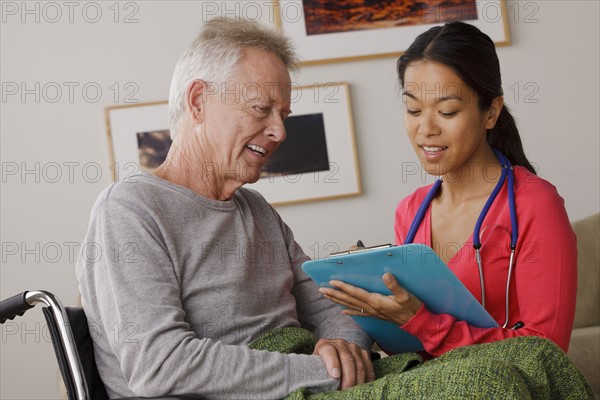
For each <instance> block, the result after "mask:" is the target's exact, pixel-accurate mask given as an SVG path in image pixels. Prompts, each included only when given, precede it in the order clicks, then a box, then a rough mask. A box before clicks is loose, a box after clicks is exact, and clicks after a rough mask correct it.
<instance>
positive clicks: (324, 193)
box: [105, 82, 362, 205]
mask: <svg viewBox="0 0 600 400" xmlns="http://www.w3.org/2000/svg"><path fill="white" fill-rule="evenodd" d="M291 97H292V107H291V108H292V115H290V116H289V117H288V118H287V119H286V121H285V128H286V133H287V138H286V140H285V141H284V142H283V143H282V144H281V145H280V146H279V148H278V149H277V151H276V152H275V153H274V154H273V155H272V156H271V158H270V159H269V160H268V161H267V163H266V164H265V166H264V167H263V170H262V174H261V178H260V179H259V180H258V181H257V182H256V183H253V184H250V185H246V187H250V188H252V189H255V190H257V191H259V192H260V193H261V194H262V195H263V196H264V197H265V198H266V199H267V201H269V203H271V204H273V205H283V204H294V203H301V202H306V201H315V200H323V199H334V198H342V197H350V196H357V195H360V194H362V189H361V182H360V174H359V168H358V157H357V152H356V143H355V137H354V123H353V119H352V110H351V104H350V89H349V85H348V84H347V83H339V82H336V83H327V84H317V85H311V86H294V87H293V88H292V96H291ZM105 116H106V126H107V132H108V143H109V153H110V161H111V166H112V167H111V168H112V171H113V179H114V180H122V179H128V178H129V177H131V176H132V175H133V174H135V173H137V172H138V171H140V170H141V171H147V172H152V171H153V170H154V169H156V168H157V167H158V166H160V165H161V164H162V162H163V161H164V160H165V158H166V155H167V152H168V151H169V148H170V146H171V139H170V134H169V121H168V103H167V102H166V101H161V102H155V103H142V104H135V105H124V106H114V107H107V108H106V109H105Z"/></svg>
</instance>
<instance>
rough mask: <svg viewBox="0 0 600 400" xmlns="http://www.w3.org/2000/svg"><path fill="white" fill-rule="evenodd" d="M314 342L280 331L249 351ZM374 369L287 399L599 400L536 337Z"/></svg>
mask: <svg viewBox="0 0 600 400" xmlns="http://www.w3.org/2000/svg"><path fill="white" fill-rule="evenodd" d="M315 343H316V340H315V338H314V336H313V335H312V334H311V333H310V332H308V331H307V330H305V329H301V328H281V329H276V330H274V331H272V332H269V333H267V334H265V335H263V336H261V337H260V338H258V339H257V340H256V341H255V342H254V343H252V345H250V348H253V349H258V350H268V351H278V352H281V353H286V354H289V353H296V354H312V351H313V348H314V345H315ZM373 365H374V368H375V374H376V377H377V380H375V381H374V382H370V383H365V384H362V385H357V386H354V387H352V388H350V389H346V390H344V391H336V392H328V393H318V394H311V393H310V392H308V390H306V389H299V390H296V391H295V392H293V393H292V394H290V395H289V396H288V397H287V398H286V400H300V399H310V400H321V399H326V400H331V399H333V400H335V399H357V400H358V399H360V400H365V399H465V398H469V399H472V398H477V399H573V400H582V399H596V396H595V394H594V392H593V391H592V388H591V387H590V385H589V384H588V382H587V381H586V380H585V378H584V377H583V375H581V373H580V372H579V370H578V369H577V368H576V367H575V366H574V365H573V364H572V363H571V361H570V360H569V359H568V358H567V356H566V354H565V353H564V352H563V351H562V350H561V349H560V348H559V347H558V346H556V345H555V344H554V343H552V342H551V341H549V340H546V339H543V338H539V337H535V336H525V337H518V338H511V339H506V340H502V341H499V342H494V343H487V344H481V345H474V346H465V347H461V348H458V349H455V350H453V351H450V352H448V353H446V354H444V355H442V356H440V357H438V358H435V359H433V360H429V361H426V362H423V360H422V358H421V356H419V355H418V354H417V353H403V354H397V355H394V356H390V357H385V358H382V359H380V360H376V361H374V363H373Z"/></svg>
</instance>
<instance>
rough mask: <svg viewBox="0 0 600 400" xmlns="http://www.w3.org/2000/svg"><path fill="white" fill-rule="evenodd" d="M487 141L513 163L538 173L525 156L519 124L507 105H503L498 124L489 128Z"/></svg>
mask: <svg viewBox="0 0 600 400" xmlns="http://www.w3.org/2000/svg"><path fill="white" fill-rule="evenodd" d="M487 142H488V144H489V145H490V147H493V148H496V149H498V150H500V152H502V154H504V155H505V156H506V157H508V159H509V161H510V162H511V163H512V164H513V165H520V166H522V167H525V168H527V169H528V170H529V171H530V172H531V173H533V174H536V175H537V173H536V171H535V168H533V166H532V165H531V163H530V162H529V160H527V157H526V156H525V151H524V150H523V144H522V143H521V137H520V136H519V130H518V129H517V124H516V123H515V119H514V118H513V116H512V115H511V113H510V110H509V109H508V107H507V106H506V105H504V107H502V111H501V112H500V116H499V117H498V121H496V126H495V127H493V128H492V129H490V130H488V132H487Z"/></svg>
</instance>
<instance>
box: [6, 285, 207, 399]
mask: <svg viewBox="0 0 600 400" xmlns="http://www.w3.org/2000/svg"><path fill="white" fill-rule="evenodd" d="M40 303H41V304H45V305H46V307H44V308H42V311H43V313H44V317H45V318H46V322H47V323H48V331H49V332H50V337H51V338H52V345H53V347H54V353H55V354H56V360H57V362H58V366H59V369H60V373H61V375H62V378H63V381H64V383H65V387H66V389H67V396H68V398H69V400H106V399H108V394H107V393H106V389H105V387H104V383H103V382H102V379H101V378H100V374H99V373H98V369H97V368H96V361H95V359H94V347H93V342H92V337H91V335H90V332H89V328H88V323H87V317H86V316H85V312H84V311H83V308H80V307H64V306H63V305H62V303H61V302H60V300H59V299H58V298H57V297H56V296H54V295H53V294H52V293H50V292H47V291H43V290H35V291H25V292H23V293H19V294H17V295H15V296H12V297H9V298H8V299H5V300H3V301H1V302H0V324H4V323H5V322H6V321H7V320H9V319H13V318H15V317H17V316H22V315H23V314H24V313H25V312H26V311H27V310H29V309H31V308H33V307H34V306H35V305H37V304H40ZM136 399H143V397H130V398H127V399H122V400H136ZM153 399H181V400H198V399H202V397H200V396H198V395H173V396H162V397H154V398H153Z"/></svg>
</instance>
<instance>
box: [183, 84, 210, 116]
mask: <svg viewBox="0 0 600 400" xmlns="http://www.w3.org/2000/svg"><path fill="white" fill-rule="evenodd" d="M206 86H207V85H206V82H204V81H203V80H200V79H196V80H194V81H192V83H190V85H189V86H188V89H187V92H186V113H188V114H189V116H190V119H191V120H192V121H193V122H194V123H196V124H199V123H201V122H202V121H203V119H204V103H205V100H206Z"/></svg>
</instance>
